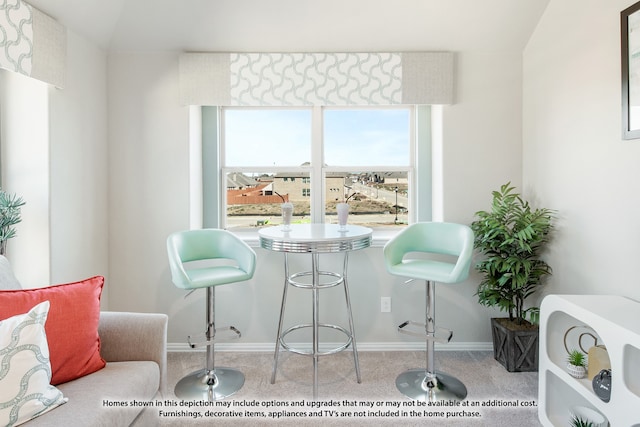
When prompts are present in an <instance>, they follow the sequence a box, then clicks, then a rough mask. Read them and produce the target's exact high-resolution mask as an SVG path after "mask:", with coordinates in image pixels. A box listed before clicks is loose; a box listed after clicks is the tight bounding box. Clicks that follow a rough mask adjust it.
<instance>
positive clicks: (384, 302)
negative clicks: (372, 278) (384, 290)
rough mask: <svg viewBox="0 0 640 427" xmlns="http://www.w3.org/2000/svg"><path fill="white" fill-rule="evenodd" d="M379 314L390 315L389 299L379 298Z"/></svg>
mask: <svg viewBox="0 0 640 427" xmlns="http://www.w3.org/2000/svg"><path fill="white" fill-rule="evenodd" d="M380 312H382V313H391V297H382V298H380Z"/></svg>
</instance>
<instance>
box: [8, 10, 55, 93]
mask: <svg viewBox="0 0 640 427" xmlns="http://www.w3.org/2000/svg"><path fill="white" fill-rule="evenodd" d="M66 37H67V32H66V28H65V27H64V26H62V25H60V23H58V22H57V21H55V20H54V19H52V18H51V17H50V16H48V15H46V14H44V13H42V12H41V11H40V10H38V9H36V8H34V7H32V6H31V5H29V4H28V3H26V2H24V1H22V0H0V68H4V69H7V70H9V71H15V72H16V73H20V74H24V75H26V76H29V77H33V78H35V79H38V80H42V81H44V82H47V83H50V84H52V85H54V86H57V87H63V86H64V78H65V61H66V43H67V38H66Z"/></svg>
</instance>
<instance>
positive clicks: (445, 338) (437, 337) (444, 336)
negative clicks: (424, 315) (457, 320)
mask: <svg viewBox="0 0 640 427" xmlns="http://www.w3.org/2000/svg"><path fill="white" fill-rule="evenodd" d="M407 326H414V327H417V326H419V327H422V328H423V330H422V331H420V332H416V331H412V330H410V329H405V328H406V327H407ZM426 327H427V325H425V324H424V323H420V322H414V321H413V320H407V321H406V322H403V323H402V324H400V325H399V326H398V332H401V333H403V334H406V335H411V336H414V337H419V338H426V339H428V340H433V341H435V342H439V343H442V344H446V343H448V342H449V341H451V338H452V337H453V331H450V330H449V329H444V328H438V327H436V328H435V332H434V333H433V335H431V334H429V333H427V332H426Z"/></svg>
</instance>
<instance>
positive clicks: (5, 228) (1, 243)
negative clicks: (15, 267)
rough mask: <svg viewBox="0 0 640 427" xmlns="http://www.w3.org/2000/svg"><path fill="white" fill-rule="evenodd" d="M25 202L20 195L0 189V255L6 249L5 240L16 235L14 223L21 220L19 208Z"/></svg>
mask: <svg viewBox="0 0 640 427" xmlns="http://www.w3.org/2000/svg"><path fill="white" fill-rule="evenodd" d="M24 204H25V202H24V200H22V197H18V196H16V195H15V194H9V193H7V192H6V191H4V190H2V189H0V255H4V254H5V252H6V249H7V241H8V240H9V239H11V238H12V237H15V235H16V229H15V227H14V226H15V225H16V224H18V223H19V222H20V221H22V218H21V216H20V208H21V207H22V206H23V205H24Z"/></svg>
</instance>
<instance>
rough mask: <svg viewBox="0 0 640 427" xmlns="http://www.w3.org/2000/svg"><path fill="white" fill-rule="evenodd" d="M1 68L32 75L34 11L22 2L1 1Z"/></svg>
mask: <svg viewBox="0 0 640 427" xmlns="http://www.w3.org/2000/svg"><path fill="white" fill-rule="evenodd" d="M0 29H2V31H0V67H2V68H5V69H7V70H10V71H15V72H18V73H21V74H25V75H27V76H29V75H31V64H32V62H31V60H32V58H33V10H32V7H31V6H29V5H28V4H27V3H25V2H23V1H20V0H0Z"/></svg>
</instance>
